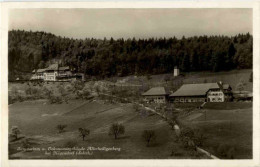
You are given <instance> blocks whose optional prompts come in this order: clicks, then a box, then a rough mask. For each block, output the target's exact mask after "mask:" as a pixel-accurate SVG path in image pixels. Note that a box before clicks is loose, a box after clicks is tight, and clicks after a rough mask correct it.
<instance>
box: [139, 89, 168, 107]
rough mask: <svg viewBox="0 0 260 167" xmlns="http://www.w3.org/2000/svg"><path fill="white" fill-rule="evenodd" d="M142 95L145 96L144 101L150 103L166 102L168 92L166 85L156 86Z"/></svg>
mask: <svg viewBox="0 0 260 167" xmlns="http://www.w3.org/2000/svg"><path fill="white" fill-rule="evenodd" d="M142 96H144V101H146V102H148V103H151V102H154V103H165V102H166V98H167V96H168V94H167V93H166V91H165V89H164V87H154V88H151V89H149V90H148V91H147V92H145V93H143V94H142Z"/></svg>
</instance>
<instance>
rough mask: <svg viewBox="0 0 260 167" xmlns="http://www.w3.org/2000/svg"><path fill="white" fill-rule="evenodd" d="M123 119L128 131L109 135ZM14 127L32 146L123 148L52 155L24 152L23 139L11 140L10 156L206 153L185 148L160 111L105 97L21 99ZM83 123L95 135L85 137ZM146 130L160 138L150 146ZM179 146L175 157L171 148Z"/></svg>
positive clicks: (13, 110)
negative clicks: (145, 110) (55, 100)
mask: <svg viewBox="0 0 260 167" xmlns="http://www.w3.org/2000/svg"><path fill="white" fill-rule="evenodd" d="M114 122H119V123H122V124H123V125H124V126H125V129H126V130H125V131H126V132H125V134H124V135H122V136H120V138H119V139H117V140H115V139H114V138H113V136H109V135H108V129H109V126H110V125H111V124H112V123H114ZM9 124H10V125H9V128H11V127H12V126H18V127H19V128H20V130H21V132H22V135H24V136H25V138H27V140H29V143H30V147H37V148H38V147H39V148H46V149H48V148H49V147H56V148H61V147H63V148H64V147H74V146H76V147H79V148H80V147H84V148H88V147H100V148H103V147H106V148H112V147H115V148H120V151H91V152H92V153H93V154H92V155H65V156H60V155H48V154H45V151H27V152H19V151H17V147H19V146H22V141H23V139H20V140H18V141H12V142H10V145H9V155H10V158H12V159H30V158H32V159H38V158H43V159H96V158H97V159H114V158H122V159H128V158H131V159H152V158H153V159H157V158H158V159H168V158H170V159H185V158H207V157H205V156H204V155H201V154H198V153H196V152H194V151H189V150H185V149H184V148H183V146H182V145H181V143H178V142H174V141H175V135H174V132H173V131H172V130H171V128H170V126H169V125H168V124H167V123H166V122H165V121H163V120H162V119H161V118H160V117H159V116H157V115H150V116H149V115H147V116H144V115H143V114H141V113H139V112H135V111H134V109H133V106H132V104H121V103H117V104H104V103H103V102H102V101H99V100H97V101H88V102H87V101H81V100H74V101H70V102H69V104H59V105H56V104H48V103H46V102H45V101H43V100H41V101H31V102H30V101H27V102H21V103H20V102H17V103H15V104H12V105H10V106H9ZM58 124H66V125H67V128H66V129H65V132H63V133H58V131H57V129H56V126H57V125H58ZM78 128H88V129H89V130H90V135H89V136H87V137H86V140H85V141H83V140H82V138H80V137H79V132H78ZM143 130H154V131H155V133H156V136H157V138H156V142H154V143H153V144H152V145H151V146H150V147H146V143H145V141H144V140H143V139H142V132H143ZM172 150H174V152H175V154H174V156H171V152H172Z"/></svg>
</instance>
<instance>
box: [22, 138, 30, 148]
mask: <svg viewBox="0 0 260 167" xmlns="http://www.w3.org/2000/svg"><path fill="white" fill-rule="evenodd" d="M22 146H23V148H25V149H27V148H30V146H31V143H30V142H29V141H28V139H25V140H24V141H23V142H22Z"/></svg>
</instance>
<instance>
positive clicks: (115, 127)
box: [108, 123, 125, 139]
mask: <svg viewBox="0 0 260 167" xmlns="http://www.w3.org/2000/svg"><path fill="white" fill-rule="evenodd" d="M124 133H125V127H124V126H123V125H122V124H119V123H113V124H112V125H111V127H110V128H109V133H108V135H114V137H115V139H117V138H118V136H119V135H121V134H124Z"/></svg>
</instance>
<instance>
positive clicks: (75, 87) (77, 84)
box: [71, 80, 85, 92]
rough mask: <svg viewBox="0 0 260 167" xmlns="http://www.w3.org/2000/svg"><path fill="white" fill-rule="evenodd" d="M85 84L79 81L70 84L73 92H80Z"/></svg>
mask: <svg viewBox="0 0 260 167" xmlns="http://www.w3.org/2000/svg"><path fill="white" fill-rule="evenodd" d="M84 85H85V83H84V82H83V81H80V80H75V81H73V82H72V83H71V86H72V90H73V92H76V91H79V90H82V89H83V88H84Z"/></svg>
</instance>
